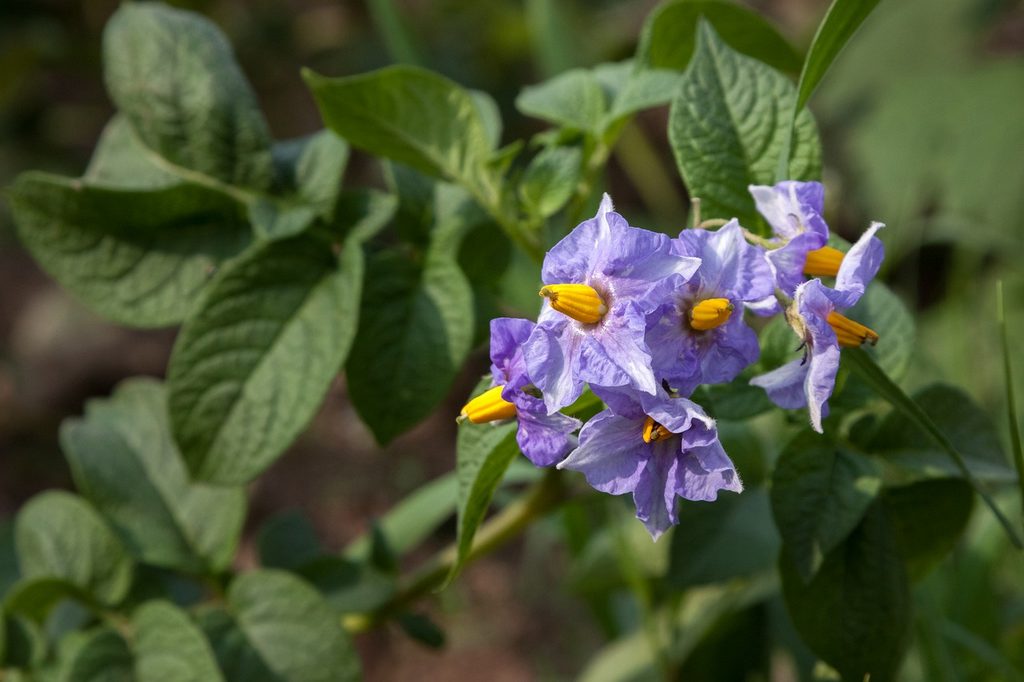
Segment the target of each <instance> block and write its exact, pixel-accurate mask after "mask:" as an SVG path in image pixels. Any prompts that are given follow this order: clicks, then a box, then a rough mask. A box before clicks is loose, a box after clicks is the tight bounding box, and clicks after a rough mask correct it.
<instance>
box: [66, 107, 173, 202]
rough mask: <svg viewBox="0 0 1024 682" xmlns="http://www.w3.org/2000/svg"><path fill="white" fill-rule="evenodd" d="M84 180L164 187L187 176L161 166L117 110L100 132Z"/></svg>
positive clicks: (130, 186) (126, 186)
mask: <svg viewBox="0 0 1024 682" xmlns="http://www.w3.org/2000/svg"><path fill="white" fill-rule="evenodd" d="M82 180H83V181H85V182H88V183H90V184H94V185H106V186H110V187H116V188H118V189H161V188H164V187H170V186H172V185H178V184H181V183H182V182H183V180H182V179H181V178H180V177H178V176H177V175H175V174H173V173H171V172H170V171H168V170H165V169H164V168H161V167H160V166H159V165H158V164H157V162H156V160H155V159H154V158H153V155H152V152H150V151H149V150H148V149H146V147H144V146H143V145H142V143H141V142H139V138H138V137H137V136H136V135H135V133H134V131H132V124H131V123H130V122H129V121H128V119H126V118H125V117H124V116H121V115H120V114H117V115H115V116H114V118H112V119H110V122H109V123H107V126H106V127H105V128H104V129H103V132H102V133H101V134H100V139H99V142H97V143H96V148H95V149H94V150H93V152H92V158H91V159H90V160H89V167H88V168H86V170H85V175H84V176H82Z"/></svg>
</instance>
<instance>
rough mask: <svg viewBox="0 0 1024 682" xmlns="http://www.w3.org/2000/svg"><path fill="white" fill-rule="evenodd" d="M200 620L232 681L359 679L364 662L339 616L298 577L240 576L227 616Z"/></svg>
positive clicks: (271, 574) (212, 614) (207, 614)
mask: <svg viewBox="0 0 1024 682" xmlns="http://www.w3.org/2000/svg"><path fill="white" fill-rule="evenodd" d="M200 619H201V622H200V624H201V626H202V628H203V630H204V632H205V633H206V636H207V638H208V639H209V641H210V643H211V644H212V646H213V650H214V653H215V655H216V657H217V663H218V665H219V667H220V669H221V671H222V672H223V673H224V677H225V678H226V679H228V680H245V681H246V682H344V681H345V680H358V679H360V664H359V658H358V657H357V655H356V652H355V650H354V649H353V647H352V643H351V641H349V638H348V635H347V634H346V633H345V631H344V630H343V629H342V627H341V620H340V618H339V617H338V614H337V613H336V612H335V611H334V610H333V609H332V608H331V607H330V606H328V605H327V603H326V602H325V601H324V599H323V598H322V597H321V596H320V595H319V594H318V593H317V592H316V590H314V589H313V588H312V587H310V586H309V585H308V584H306V583H305V582H304V581H303V580H301V579H299V578H297V577H296V576H294V575H293V574H290V573H287V572H285V571H269V570H264V571H255V572H253V573H246V574H244V575H241V576H239V577H238V578H236V579H235V580H234V581H233V582H232V583H231V587H230V588H229V589H228V594H227V604H226V611H221V610H213V611H207V612H205V613H203V614H202V615H201V617H200Z"/></svg>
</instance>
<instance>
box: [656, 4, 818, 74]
mask: <svg viewBox="0 0 1024 682" xmlns="http://www.w3.org/2000/svg"><path fill="white" fill-rule="evenodd" d="M701 18H703V19H704V20H705V21H707V22H709V23H710V24H711V25H712V26H714V27H715V31H716V32H717V33H718V35H720V36H721V37H722V40H723V41H725V43H726V44H728V45H729V47H731V48H732V49H734V50H736V51H737V52H739V53H741V54H745V55H747V56H748V57H753V58H754V59H757V60H758V61H761V62H764V63H765V64H767V65H768V66H772V67H775V68H776V69H778V70H780V71H785V72H789V73H796V72H797V71H798V70H800V64H801V61H802V60H801V58H800V54H799V53H798V52H797V51H796V50H795V49H793V46H792V45H790V44H789V42H788V41H787V40H786V39H785V38H783V37H782V36H781V35H780V34H779V32H778V31H777V30H775V27H773V26H772V25H771V24H769V23H768V22H767V21H765V20H764V19H763V18H762V17H761V15H760V14H758V13H757V12H755V11H753V10H750V9H747V8H746V7H743V6H742V5H738V4H736V3H733V2H722V1H721V0H667V1H666V2H663V3H661V4H660V5H658V6H657V7H656V8H655V9H654V10H653V11H652V12H651V13H650V14H649V15H648V17H647V21H646V22H645V23H644V28H643V32H642V33H641V34H640V44H639V45H638V46H637V49H636V59H637V62H638V63H639V64H640V65H642V66H645V67H648V68H655V69H675V70H677V71H682V70H684V69H685V68H686V67H687V66H688V65H689V63H690V58H691V57H692V56H693V51H694V46H695V43H696V38H695V33H696V29H697V25H698V22H699V21H700V19H701Z"/></svg>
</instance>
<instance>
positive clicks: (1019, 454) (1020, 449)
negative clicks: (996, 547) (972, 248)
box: [996, 280, 1024, 513]
mask: <svg viewBox="0 0 1024 682" xmlns="http://www.w3.org/2000/svg"><path fill="white" fill-rule="evenodd" d="M996 316H997V317H998V319H999V329H1000V332H1001V335H1002V341H1003V380H1004V381H1005V382H1006V411H1007V413H1008V414H1007V416H1008V418H1009V422H1010V447H1011V449H1012V450H1013V463H1014V465H1015V466H1016V467H1017V483H1018V484H1019V486H1020V502H1021V511H1022V513H1024V446H1022V445H1021V437H1020V423H1019V422H1018V421H1017V400H1016V397H1015V395H1014V391H1013V370H1012V368H1011V367H1010V334H1009V331H1008V330H1007V327H1008V326H1009V323H1008V322H1007V320H1006V299H1005V298H1004V297H1003V281H1002V280H999V281H998V282H996Z"/></svg>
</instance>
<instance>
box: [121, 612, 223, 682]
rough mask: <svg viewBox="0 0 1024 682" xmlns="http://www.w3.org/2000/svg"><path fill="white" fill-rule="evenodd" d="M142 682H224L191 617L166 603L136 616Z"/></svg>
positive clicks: (137, 665) (137, 662)
mask: <svg viewBox="0 0 1024 682" xmlns="http://www.w3.org/2000/svg"><path fill="white" fill-rule="evenodd" d="M132 627H133V628H134V634H135V636H134V638H133V640H132V650H133V652H134V654H135V679H136V680H137V681H138V682H207V681H209V682H220V681H222V680H223V679H224V678H223V677H222V676H221V674H220V670H218V669H217V663H216V661H215V660H214V657H213V651H212V650H211V649H210V645H209V643H208V642H207V641H206V638H205V637H204V636H203V633H202V632H201V631H200V630H199V628H198V627H197V626H196V625H195V624H194V623H193V622H192V621H191V620H190V619H189V617H188V614H186V613H185V612H184V611H182V610H181V609H179V608H178V607H177V606H175V605H174V604H172V603H170V602H166V601H150V602H146V603H145V604H143V605H142V606H140V607H139V608H138V609H136V610H135V613H134V614H132Z"/></svg>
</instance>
